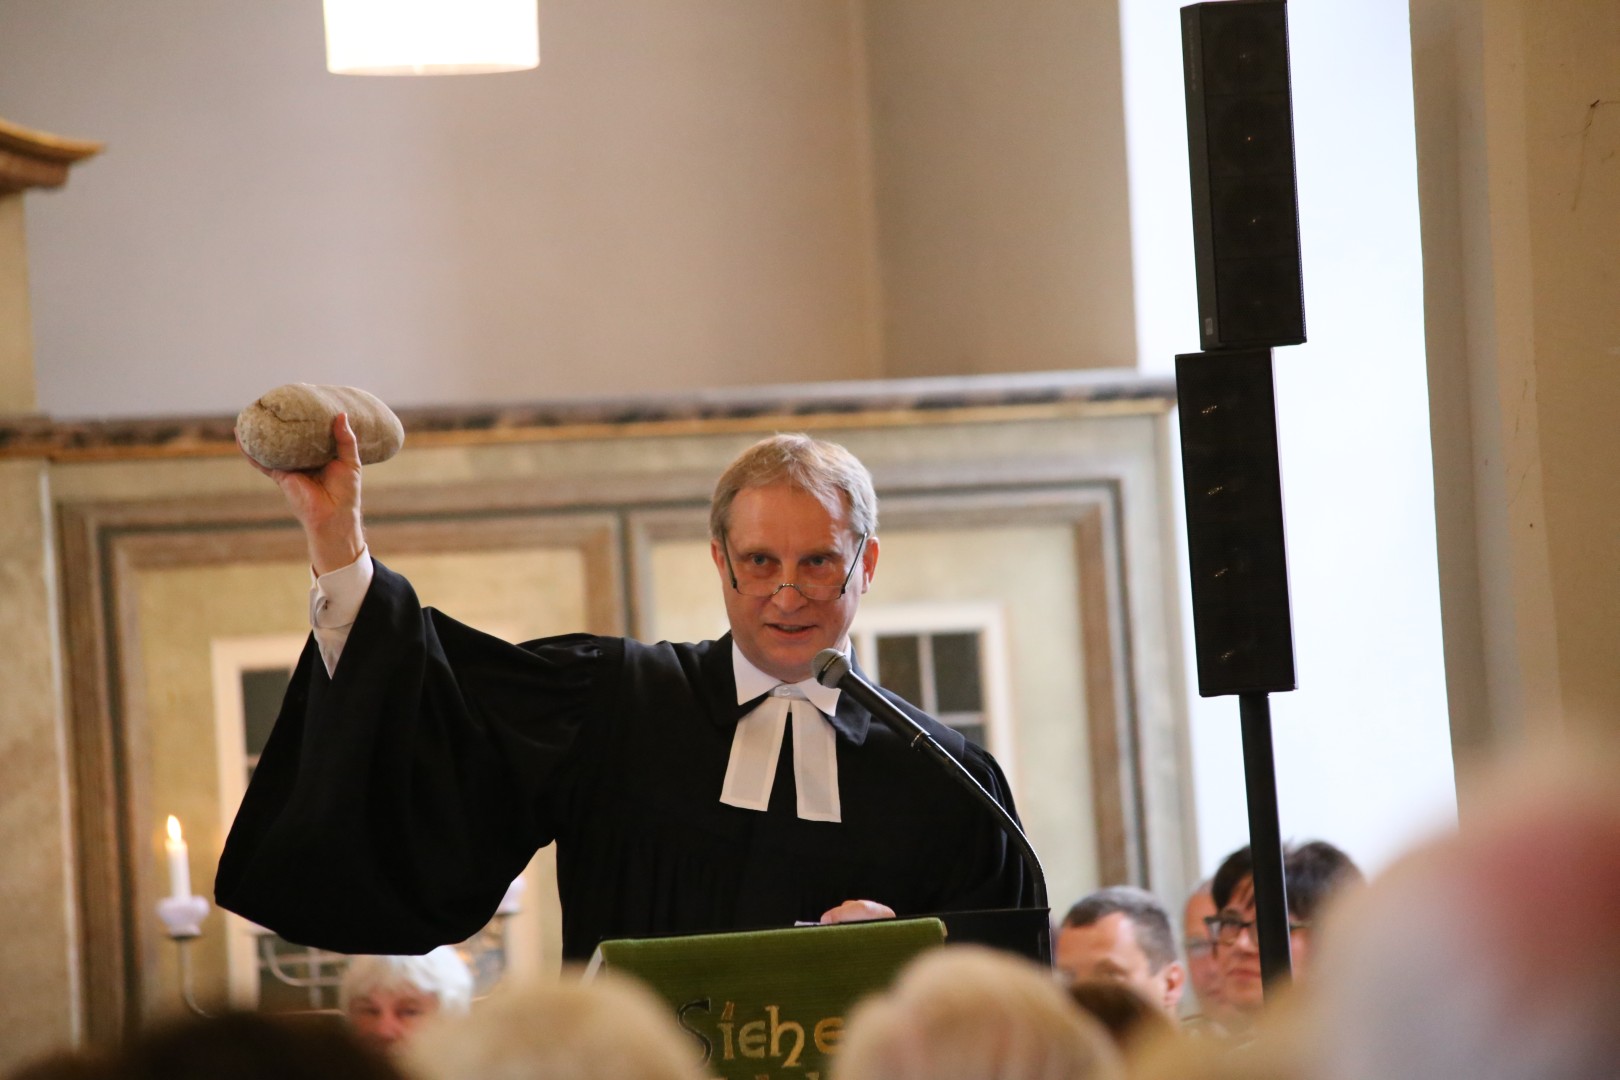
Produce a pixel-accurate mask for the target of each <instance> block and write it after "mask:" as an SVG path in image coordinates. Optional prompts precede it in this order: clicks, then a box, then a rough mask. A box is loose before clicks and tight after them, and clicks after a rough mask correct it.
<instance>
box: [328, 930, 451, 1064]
mask: <svg viewBox="0 0 1620 1080" xmlns="http://www.w3.org/2000/svg"><path fill="white" fill-rule="evenodd" d="M472 992H473V977H472V972H471V971H469V970H467V964H466V962H465V961H463V960H462V959H461V954H459V953H458V952H456V950H455V949H454V948H452V947H451V946H449V945H441V946H439V947H438V948H437V949H434V950H433V951H432V952H430V953H428V954H427V955H425V956H356V957H354V958H353V959H352V960H350V961H349V966H348V969H347V970H346V971H345V972H344V973H343V983H342V985H341V986H340V987H339V988H338V1002H339V1005H340V1007H341V1008H342V1009H343V1014H344V1015H345V1016H347V1017H348V1018H349V1023H350V1024H351V1025H352V1026H353V1028H354V1031H355V1034H356V1035H358V1036H359V1037H360V1039H361V1040H362V1041H363V1042H366V1043H369V1044H370V1045H372V1046H375V1047H377V1048H379V1049H382V1050H387V1051H390V1052H392V1051H394V1050H396V1049H398V1048H399V1046H400V1045H401V1044H403V1043H404V1042H405V1041H406V1040H408V1039H409V1038H410V1037H411V1036H412V1035H414V1034H415V1033H416V1029H417V1028H418V1027H420V1026H421V1025H422V1024H423V1023H424V1022H426V1021H427V1020H428V1019H429V1018H431V1017H433V1016H437V1015H460V1014H463V1013H465V1012H467V1010H468V1009H469V1008H470V1007H471V1005H472Z"/></svg>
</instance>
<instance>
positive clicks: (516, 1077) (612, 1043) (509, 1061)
mask: <svg viewBox="0 0 1620 1080" xmlns="http://www.w3.org/2000/svg"><path fill="white" fill-rule="evenodd" d="M699 1057H700V1053H699V1048H698V1045H697V1043H695V1042H694V1041H693V1040H691V1039H690V1038H688V1037H686V1036H684V1035H682V1034H681V1032H680V1029H679V1028H678V1027H677V1026H676V1024H675V1017H674V1014H673V1013H672V1012H671V1010H670V1008H669V1006H668V1005H666V1004H665V1003H664V1002H662V1001H660V1000H659V999H658V998H656V997H654V996H653V994H652V992H651V991H650V990H647V989H645V988H643V987H642V986H641V985H640V984H639V983H633V982H630V981H628V980H625V979H618V978H614V977H612V976H607V975H603V976H599V977H597V978H595V979H593V980H591V981H590V982H574V981H565V982H560V983H552V984H547V985H544V986H537V987H533V988H531V989H525V990H518V991H514V992H512V993H502V994H497V995H496V996H494V997H492V998H490V999H488V1000H486V1001H481V1002H479V1005H478V1008H477V1009H476V1010H475V1011H474V1012H473V1013H472V1014H470V1015H468V1016H447V1017H441V1018H440V1019H438V1020H435V1021H434V1022H433V1023H432V1024H430V1025H428V1026H426V1027H424V1028H423V1029H422V1031H421V1033H420V1034H419V1035H418V1036H417V1037H416V1038H415V1039H414V1040H413V1041H412V1043H411V1044H410V1046H409V1047H407V1048H406V1051H405V1058H404V1062H405V1065H406V1067H407V1068H408V1070H409V1072H410V1073H411V1075H412V1076H413V1077H415V1078H417V1080H473V1078H476V1080H703V1077H704V1073H703V1070H702V1069H701V1068H700V1067H699V1065H698V1059H699Z"/></svg>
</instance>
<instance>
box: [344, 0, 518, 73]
mask: <svg viewBox="0 0 1620 1080" xmlns="http://www.w3.org/2000/svg"><path fill="white" fill-rule="evenodd" d="M324 3H325V6H326V68H327V70H328V71H331V72H333V73H334V74H337V75H477V74H485V73H489V72H495V71H526V70H528V69H529V68H533V67H539V66H540V15H539V12H538V10H537V6H538V5H537V0H324Z"/></svg>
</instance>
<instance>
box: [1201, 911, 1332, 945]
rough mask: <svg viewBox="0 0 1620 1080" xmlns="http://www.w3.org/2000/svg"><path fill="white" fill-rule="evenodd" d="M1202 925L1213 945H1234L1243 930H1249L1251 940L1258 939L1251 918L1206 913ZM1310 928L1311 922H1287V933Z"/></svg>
mask: <svg viewBox="0 0 1620 1080" xmlns="http://www.w3.org/2000/svg"><path fill="white" fill-rule="evenodd" d="M1204 926H1205V928H1207V929H1208V931H1209V940H1210V942H1211V943H1213V944H1215V945H1236V944H1237V939H1238V937H1239V935H1241V934H1242V933H1243V931H1245V930H1247V931H1248V932H1249V938H1250V939H1251V940H1253V941H1258V940H1259V938H1258V937H1256V936H1255V932H1254V920H1253V919H1240V918H1238V917H1237V916H1236V915H1226V914H1221V915H1206V916H1204ZM1310 928H1311V924H1310V923H1308V922H1290V923H1289V924H1288V932H1289V933H1293V932H1294V931H1295V930H1309V929H1310Z"/></svg>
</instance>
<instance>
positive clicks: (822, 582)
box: [720, 533, 866, 600]
mask: <svg viewBox="0 0 1620 1080" xmlns="http://www.w3.org/2000/svg"><path fill="white" fill-rule="evenodd" d="M720 542H721V549H722V551H724V553H725V557H726V573H728V574H730V575H731V587H732V588H733V589H736V590H737V592H738V593H740V594H742V595H743V596H754V597H772V596H775V595H776V594H777V593H779V592H781V591H782V590H783V589H797V590H798V591H799V595H800V596H802V597H804V598H805V599H806V600H836V599H838V598H839V597H840V596H843V595H844V593H845V592H846V591H847V590H848V589H849V581H850V579H851V578H853V577H854V576H855V568H856V567H857V566H859V565H860V563H861V552H862V551H864V550H865V549H866V533H862V534H861V539H860V542H859V543H858V544H856V545H855V557H854V558H853V559H851V560H850V563H849V569H848V570H845V569H844V564H843V563H842V562H840V561H839V560H838V559H834V558H831V557H827V556H817V557H816V558H815V559H812V560H811V561H810V563H809V565H807V566H805V567H803V568H802V569H801V570H800V572H799V576H800V577H803V578H804V579H805V580H804V581H782V582H778V581H777V580H776V566H777V563H776V560H775V559H771V558H767V557H766V556H764V555H758V556H750V557H749V558H748V559H747V560H745V561H744V562H743V564H742V577H741V578H739V577H738V576H737V570H736V567H734V566H733V565H732V562H731V538H730V537H728V536H725V535H722V536H721V537H720ZM756 559H757V560H758V561H755V560H756ZM816 559H819V560H820V561H819V562H818V561H816Z"/></svg>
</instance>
